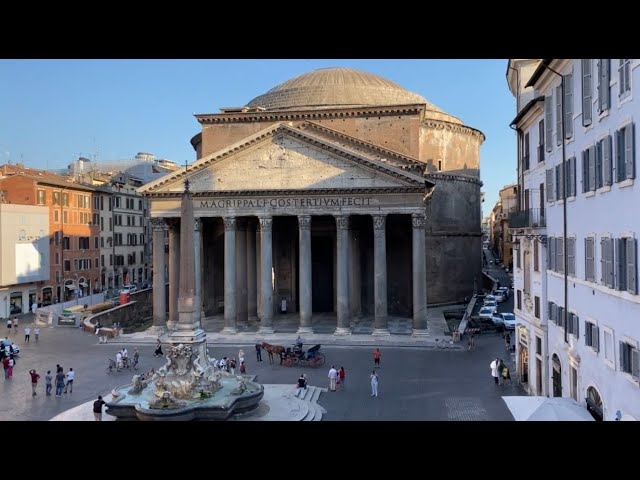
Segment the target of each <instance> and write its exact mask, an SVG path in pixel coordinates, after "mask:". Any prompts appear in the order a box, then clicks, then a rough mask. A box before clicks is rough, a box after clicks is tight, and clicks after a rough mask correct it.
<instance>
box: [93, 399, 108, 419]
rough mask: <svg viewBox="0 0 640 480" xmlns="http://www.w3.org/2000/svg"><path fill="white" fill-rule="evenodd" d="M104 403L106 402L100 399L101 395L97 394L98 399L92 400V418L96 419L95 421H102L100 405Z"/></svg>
mask: <svg viewBox="0 0 640 480" xmlns="http://www.w3.org/2000/svg"><path fill="white" fill-rule="evenodd" d="M106 404H107V402H105V401H104V400H102V396H101V395H98V399H97V400H96V401H95V402H93V418H95V419H96V422H101V421H102V406H103V405H106Z"/></svg>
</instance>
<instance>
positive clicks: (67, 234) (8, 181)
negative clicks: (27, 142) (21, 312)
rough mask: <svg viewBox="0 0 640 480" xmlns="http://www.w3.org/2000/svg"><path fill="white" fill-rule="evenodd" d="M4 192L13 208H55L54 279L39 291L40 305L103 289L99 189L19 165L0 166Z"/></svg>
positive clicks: (51, 221)
mask: <svg viewBox="0 0 640 480" xmlns="http://www.w3.org/2000/svg"><path fill="white" fill-rule="evenodd" d="M0 190H3V191H4V194H3V197H4V199H5V201H6V202H8V203H10V204H16V205H36V206H42V207H48V209H49V229H48V232H49V233H48V235H49V243H50V257H49V260H50V262H49V277H48V280H46V281H40V282H39V286H38V287H37V288H36V295H37V299H38V303H40V304H42V305H49V304H51V303H55V302H59V301H66V300H71V299H74V298H78V299H79V298H81V297H82V296H86V295H88V294H89V293H90V292H91V291H93V290H96V289H98V288H99V285H98V283H99V277H98V261H99V257H98V256H99V240H98V233H99V232H98V226H97V225H94V224H93V213H94V210H93V209H94V203H93V193H94V189H93V187H91V186H88V185H79V184H76V183H74V182H73V181H71V180H69V179H65V178H64V177H60V176H59V175H55V174H52V173H49V172H46V171H44V170H37V169H32V168H27V167H25V166H24V165H21V164H18V165H3V166H0Z"/></svg>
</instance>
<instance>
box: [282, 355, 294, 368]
mask: <svg viewBox="0 0 640 480" xmlns="http://www.w3.org/2000/svg"><path fill="white" fill-rule="evenodd" d="M284 365H285V367H293V359H292V358H291V357H287V358H285V359H284Z"/></svg>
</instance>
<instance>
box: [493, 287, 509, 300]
mask: <svg viewBox="0 0 640 480" xmlns="http://www.w3.org/2000/svg"><path fill="white" fill-rule="evenodd" d="M496 292H502V293H503V294H504V295H505V296H506V297H507V298H509V295H511V290H510V289H509V287H498V288H496ZM494 293H495V292H494Z"/></svg>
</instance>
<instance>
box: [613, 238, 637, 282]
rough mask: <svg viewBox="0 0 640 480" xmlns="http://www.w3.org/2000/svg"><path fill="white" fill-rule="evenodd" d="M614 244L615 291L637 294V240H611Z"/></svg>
mask: <svg viewBox="0 0 640 480" xmlns="http://www.w3.org/2000/svg"><path fill="white" fill-rule="evenodd" d="M611 240H612V241H613V244H614V254H615V255H614V264H613V272H614V273H613V275H614V280H615V289H616V290H621V291H625V290H626V291H627V292H629V293H631V294H633V295H635V294H636V293H637V275H636V271H637V268H636V240H635V239H634V238H615V239H611Z"/></svg>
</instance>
